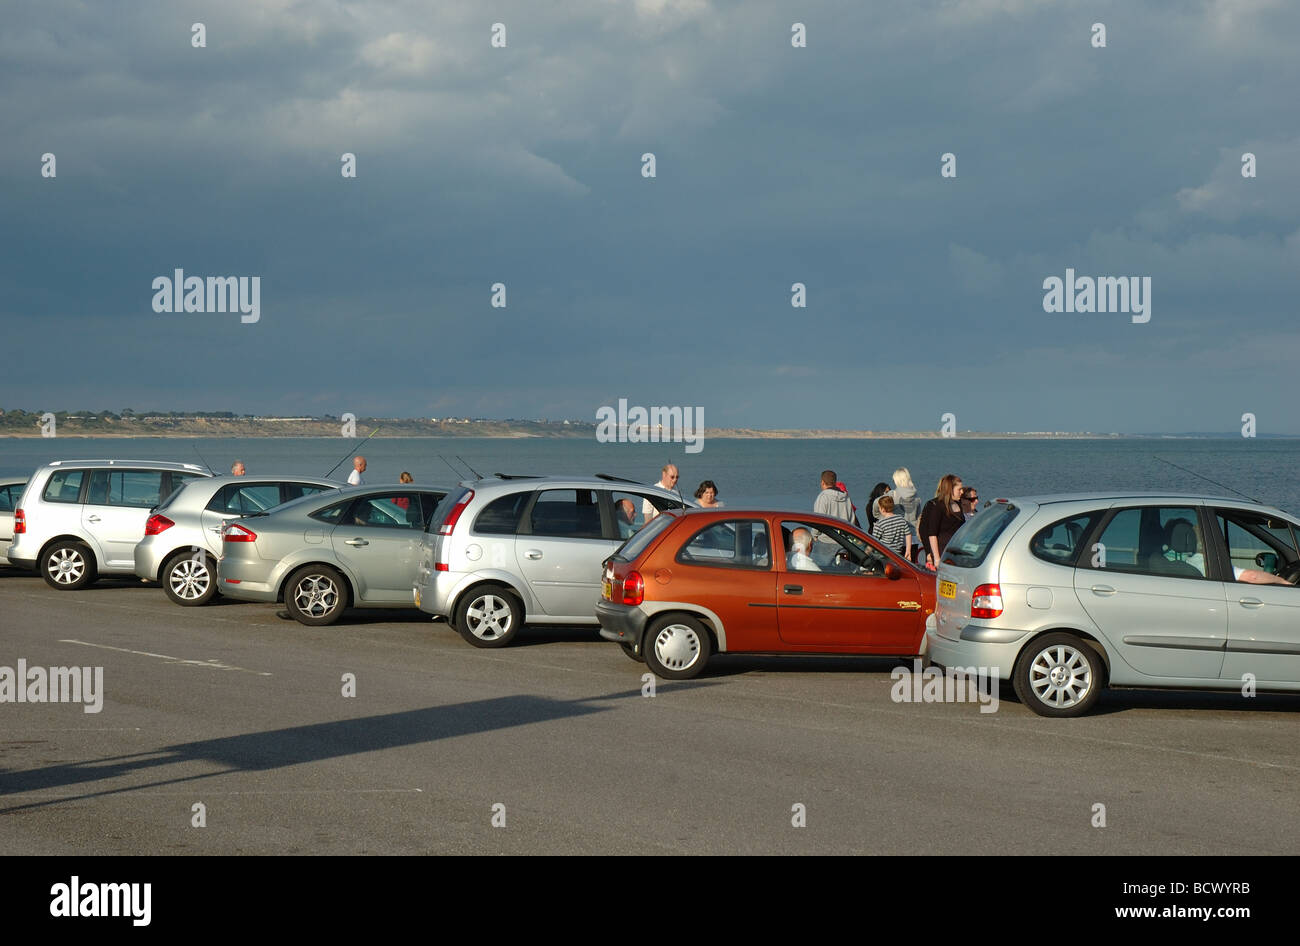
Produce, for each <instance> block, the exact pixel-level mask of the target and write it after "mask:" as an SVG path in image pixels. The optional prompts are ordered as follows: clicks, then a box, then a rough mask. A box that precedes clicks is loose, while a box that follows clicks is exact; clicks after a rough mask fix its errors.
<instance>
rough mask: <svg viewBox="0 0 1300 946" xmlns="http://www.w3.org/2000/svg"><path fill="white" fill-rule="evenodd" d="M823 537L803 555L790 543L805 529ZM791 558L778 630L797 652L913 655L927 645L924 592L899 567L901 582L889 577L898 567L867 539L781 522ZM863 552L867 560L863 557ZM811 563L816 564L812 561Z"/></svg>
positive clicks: (784, 568) (783, 570)
mask: <svg viewBox="0 0 1300 946" xmlns="http://www.w3.org/2000/svg"><path fill="white" fill-rule="evenodd" d="M803 529H807V530H809V531H810V532H812V533H814V534H816V535H817V539H816V541H815V542H813V546H814V548H813V550H812V551H811V552H810V553H809V554H807V555H802V556H801V555H799V554H798V550H797V549H796V548H795V547H794V543H793V542H792V541H791V540H792V537H793V538H794V542H797V541H799V537H800V534H801V530H803ZM781 534H782V540H783V544H784V546H785V554H784V555H782V556H781V557H780V559H779V560H778V562H777V567H778V569H779V571H778V573H777V581H776V611H777V625H778V629H779V633H780V635H781V640H782V641H784V642H785V643H786V644H788V645H790V646H791V648H804V647H806V648H808V649H810V650H822V651H840V652H844V653H852V652H863V653H878V654H912V653H916V652H917V650H918V649H919V648H920V646H921V639H922V637H923V636H924V633H925V617H924V609H923V601H922V597H921V588H920V583H919V581H918V579H917V578H916V577H915V575H914V574H913V573H912V571H911V570H910V569H908V568H906V567H905V566H903V565H899V564H897V563H895V564H896V567H897V568H898V569H899V570H900V571H901V572H902V577H900V578H894V579H890V578H886V577H885V576H884V573H883V565H884V563H885V562H886V561H890V562H893V561H894V560H893V559H891V558H889V557H888V556H887V555H886V554H885V553H884V552H883V551H882V550H880V549H879V548H878V547H876V546H875V545H874V544H872V543H871V542H870V540H869V539H867V538H866V537H865V536H863V535H861V534H859V533H855V532H853V531H851V530H849V529H839V528H834V527H829V526H827V525H826V524H825V523H821V522H817V521H807V522H804V521H798V520H783V521H782V522H781ZM864 550H865V554H864ZM810 560H811V561H810Z"/></svg>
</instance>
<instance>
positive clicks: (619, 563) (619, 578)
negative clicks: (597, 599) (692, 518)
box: [600, 511, 680, 604]
mask: <svg viewBox="0 0 1300 946" xmlns="http://www.w3.org/2000/svg"><path fill="white" fill-rule="evenodd" d="M679 516H680V513H676V512H671V511H669V512H662V513H660V514H659V515H657V516H655V517H654V518H653V519H651V520H650V522H649V523H647V524H646V525H644V526H642V527H641V528H640V529H638V530H637V532H636V533H635V534H634V535H632V536H631V537H630V538H629V539H628V540H627V541H626V542H624V543H623V544H622V545H620V546H619V547H618V548H617V549H615V550H614V554H613V555H611V556H610V557H609V558H607V559H605V561H604V563H603V564H602V574H601V583H600V590H601V597H602V598H604V599H605V600H606V601H613V602H615V603H623V602H624V598H625V596H624V590H625V587H626V582H627V576H628V575H629V574H631V573H632V572H634V571H635V570H636V563H637V561H638V560H639V559H641V558H642V557H644V555H645V554H646V553H647V552H649V551H650V549H651V548H652V547H653V546H655V545H657V544H658V542H659V539H660V538H661V537H662V536H663V534H664V532H665V531H666V530H667V529H668V528H669V527H671V526H672V524H673V523H674V522H676V521H677V519H678V517H679ZM630 601H631V599H630V598H629V599H628V602H629V603H630ZM636 603H637V604H640V601H639V600H638V601H637V602H636Z"/></svg>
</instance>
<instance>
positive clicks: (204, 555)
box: [135, 475, 343, 607]
mask: <svg viewBox="0 0 1300 946" xmlns="http://www.w3.org/2000/svg"><path fill="white" fill-rule="evenodd" d="M342 485H343V484H342V483H340V482H336V481H334V480H327V479H324V478H322V477H319V476H269V475H259V476H214V477H211V478H210V479H196V480H190V481H189V482H187V483H185V484H183V485H182V486H181V488H180V489H178V490H176V491H174V492H173V493H172V494H171V495H170V496H168V497H167V498H166V499H164V500H163V501H162V503H161V504H160V505H159V506H157V507H156V508H155V509H154V510H153V515H151V516H150V517H149V519H148V520H147V521H146V522H145V528H144V538H143V539H141V540H140V542H139V543H137V544H136V547H135V573H136V575H137V576H138V577H140V578H143V579H146V580H147V581H157V582H161V583H162V587H163V591H165V592H166V593H167V597H169V598H171V599H172V601H174V602H176V603H177V604H179V605H184V606H187V607H192V606H196V605H204V604H207V603H208V602H209V601H211V600H212V598H213V596H214V595H215V594H216V593H217V582H216V575H217V567H216V566H217V556H219V555H220V554H221V526H222V524H223V522H224V521H225V520H227V519H238V518H241V517H243V516H248V515H252V514H254V513H261V512H266V511H268V510H270V509H273V508H274V507H276V506H279V505H281V504H283V503H287V502H289V501H291V500H294V499H299V498H300V497H303V496H314V495H316V494H317V493H322V492H325V491H326V490H334V489H338V488H339V487H340V486H342Z"/></svg>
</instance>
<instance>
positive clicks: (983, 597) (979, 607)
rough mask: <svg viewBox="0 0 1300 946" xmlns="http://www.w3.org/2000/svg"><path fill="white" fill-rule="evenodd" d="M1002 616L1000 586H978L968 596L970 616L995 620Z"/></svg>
mask: <svg viewBox="0 0 1300 946" xmlns="http://www.w3.org/2000/svg"><path fill="white" fill-rule="evenodd" d="M1001 614H1002V586H1001V585H980V586H979V587H978V588H976V589H975V590H974V591H972V592H971V594H970V616H971V617H973V618H995V617H999V616H1000V615H1001Z"/></svg>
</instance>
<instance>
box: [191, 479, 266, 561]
mask: <svg viewBox="0 0 1300 946" xmlns="http://www.w3.org/2000/svg"><path fill="white" fill-rule="evenodd" d="M281 485H282V484H280V483H278V482H273V483H267V482H261V483H256V482H253V483H227V484H226V485H225V486H223V487H221V489H220V490H218V491H217V492H216V493H215V494H214V495H213V497H212V499H210V500H209V501H208V505H207V507H206V508H205V509H204V510H203V512H202V513H200V514H199V520H200V522H201V523H202V527H203V540H204V542H205V543H207V546H208V549H209V550H210V551H211V552H212V554H213V555H220V554H221V523H222V522H223V521H225V520H229V519H240V518H242V517H244V516H250V515H252V514H253V513H257V512H266V511H267V510H268V509H274V508H275V507H276V506H278V505H280V502H281V498H282V490H281Z"/></svg>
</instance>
